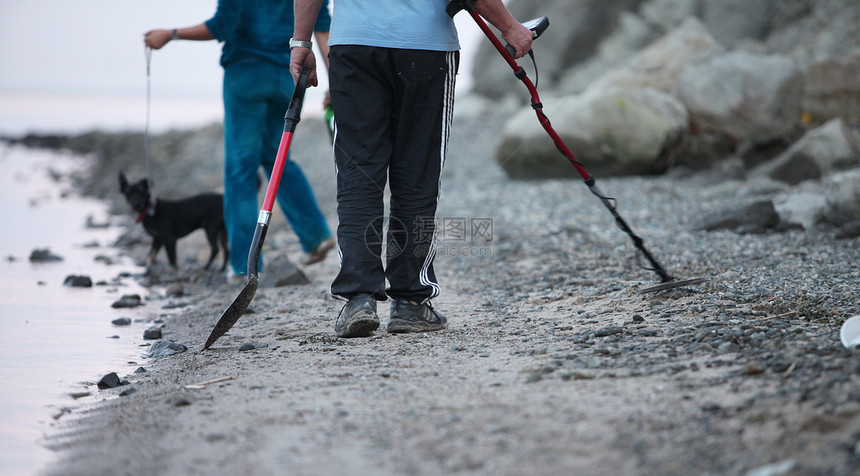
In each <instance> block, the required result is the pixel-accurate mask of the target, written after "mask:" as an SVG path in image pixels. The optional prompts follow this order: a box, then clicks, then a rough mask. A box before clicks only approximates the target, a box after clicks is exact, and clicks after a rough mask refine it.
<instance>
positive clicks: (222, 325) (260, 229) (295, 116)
mask: <svg viewBox="0 0 860 476" xmlns="http://www.w3.org/2000/svg"><path fill="white" fill-rule="evenodd" d="M309 73H310V68H308V67H307V66H304V67H302V71H301V73H299V80H298V82H297V83H296V90H295V92H293V98H292V99H291V100H290V106H289V107H288V108H287V113H286V114H285V115H284V133H283V135H281V144H280V146H278V155H277V157H276V158H275V166H274V167H273V168H272V176H271V177H270V178H269V186H268V188H267V189H266V198H265V199H264V200H263V208H262V209H260V214H259V216H258V218H257V228H256V229H254V238H253V240H252V241H251V249H250V251H249V252H248V282H247V284H245V287H244V288H242V290H241V291H239V295H238V296H236V299H234V300H233V304H230V307H228V308H227V310H226V311H224V314H222V315H221V318H220V319H218V322H217V323H216V324H215V328H214V329H212V333H211V334H209V338H208V339H206V343H205V344H203V350H206V349H208V348H209V346H211V345H212V344H214V343H215V341H216V340H218V338H220V337H221V336H223V335H224V334H225V333H226V332H227V331H229V330H230V328H231V327H233V324H235V323H236V321H238V320H239V318H240V317H242V314H244V313H245V311H246V310H248V305H250V304H251V300H252V299H254V294H255V293H256V292H257V286H258V285H259V282H260V281H259V276H258V270H257V268H258V266H259V263H260V252H261V251H262V249H263V240H265V239H266V231H267V230H268V229H269V220H270V219H271V218H272V208H273V207H274V205H275V197H276V196H277V194H278V185H280V183H281V175H282V174H283V173H284V164H285V163H286V161H287V153H288V152H289V151H290V143H291V142H292V141H293V132H295V130H296V125H297V124H298V123H299V121H300V120H301V113H302V102H303V101H304V99H305V88H306V87H307V83H308V74H309Z"/></svg>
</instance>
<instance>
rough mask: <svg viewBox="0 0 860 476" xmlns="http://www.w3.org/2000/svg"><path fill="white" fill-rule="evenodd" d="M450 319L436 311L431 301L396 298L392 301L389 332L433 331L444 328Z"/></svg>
mask: <svg viewBox="0 0 860 476" xmlns="http://www.w3.org/2000/svg"><path fill="white" fill-rule="evenodd" d="M447 323H448V319H446V318H445V316H443V315H442V314H439V313H438V312H436V310H435V309H433V306H431V305H430V303H429V302H427V303H424V304H414V303H412V302H411V301H408V300H406V299H395V300H394V301H393V302H392V303H391V319H390V320H389V321H388V332H389V333H391V334H395V333H401V332H431V331H438V330H441V329H444V328H445V327H446V325H447Z"/></svg>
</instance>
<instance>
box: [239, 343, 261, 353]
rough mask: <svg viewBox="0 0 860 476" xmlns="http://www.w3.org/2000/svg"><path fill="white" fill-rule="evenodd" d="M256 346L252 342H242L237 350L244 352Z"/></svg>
mask: <svg viewBox="0 0 860 476" xmlns="http://www.w3.org/2000/svg"><path fill="white" fill-rule="evenodd" d="M256 348H257V346H255V345H254V344H242V346H241V347H239V352H245V351H247V350H254V349H256Z"/></svg>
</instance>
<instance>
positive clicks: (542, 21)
mask: <svg viewBox="0 0 860 476" xmlns="http://www.w3.org/2000/svg"><path fill="white" fill-rule="evenodd" d="M523 26H524V27H526V28H528V29H529V30H531V31H532V39H535V38H537V37H539V36H541V34H542V33H543V32H544V31H546V29H547V27H549V18H547V17H540V18H535V19H534V20H529V21H527V22H523Z"/></svg>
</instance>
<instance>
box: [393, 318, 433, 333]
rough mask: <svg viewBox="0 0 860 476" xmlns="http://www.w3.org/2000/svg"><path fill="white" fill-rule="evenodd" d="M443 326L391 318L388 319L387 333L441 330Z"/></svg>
mask: <svg viewBox="0 0 860 476" xmlns="http://www.w3.org/2000/svg"><path fill="white" fill-rule="evenodd" d="M444 328H445V324H432V323H429V322H415V321H405V320H401V319H391V320H390V321H388V327H387V329H386V330H387V331H388V333H389V334H405V333H408V332H433V331H441V330H442V329H444Z"/></svg>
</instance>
